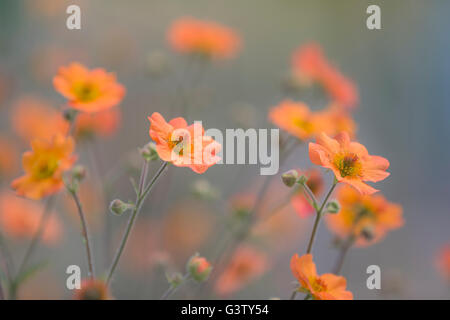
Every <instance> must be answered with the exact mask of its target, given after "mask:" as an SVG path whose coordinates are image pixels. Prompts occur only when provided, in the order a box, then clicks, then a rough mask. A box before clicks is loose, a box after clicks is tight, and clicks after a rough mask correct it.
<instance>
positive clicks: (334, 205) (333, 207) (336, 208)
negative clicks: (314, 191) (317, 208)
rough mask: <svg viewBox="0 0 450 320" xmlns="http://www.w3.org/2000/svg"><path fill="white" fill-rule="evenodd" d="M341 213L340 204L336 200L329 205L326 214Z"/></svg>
mask: <svg viewBox="0 0 450 320" xmlns="http://www.w3.org/2000/svg"><path fill="white" fill-rule="evenodd" d="M339 211H341V206H340V204H339V202H337V201H336V200H332V201H330V202H328V203H327V208H326V212H328V213H332V214H334V213H338V212H339Z"/></svg>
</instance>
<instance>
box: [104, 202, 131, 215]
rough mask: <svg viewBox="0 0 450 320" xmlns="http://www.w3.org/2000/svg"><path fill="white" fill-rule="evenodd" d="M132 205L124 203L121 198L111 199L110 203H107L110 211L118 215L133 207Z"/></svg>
mask: <svg viewBox="0 0 450 320" xmlns="http://www.w3.org/2000/svg"><path fill="white" fill-rule="evenodd" d="M133 207H134V205H132V204H130V203H125V202H123V201H122V200H119V199H115V200H113V201H111V204H110V205H109V210H111V212H112V213H114V214H116V215H118V216H120V215H122V214H123V213H125V212H126V211H128V210H131V209H133Z"/></svg>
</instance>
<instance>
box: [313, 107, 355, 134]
mask: <svg viewBox="0 0 450 320" xmlns="http://www.w3.org/2000/svg"><path fill="white" fill-rule="evenodd" d="M317 117H319V118H320V121H319V122H318V123H320V126H321V127H320V130H319V131H322V132H325V133H326V134H328V135H329V136H331V137H334V136H336V135H337V134H338V133H339V132H342V131H345V132H347V133H348V134H349V136H350V138H354V137H355V134H356V123H355V121H354V120H353V119H352V117H351V116H350V115H349V114H348V113H347V112H345V110H342V109H341V108H339V107H338V106H337V105H331V106H330V107H328V108H327V109H325V110H323V111H320V112H318V113H317Z"/></svg>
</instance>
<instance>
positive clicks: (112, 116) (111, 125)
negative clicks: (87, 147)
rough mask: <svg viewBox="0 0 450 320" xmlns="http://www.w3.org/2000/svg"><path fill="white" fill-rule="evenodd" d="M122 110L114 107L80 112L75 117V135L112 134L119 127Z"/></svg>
mask: <svg viewBox="0 0 450 320" xmlns="http://www.w3.org/2000/svg"><path fill="white" fill-rule="evenodd" d="M120 120H121V112H120V110H119V109H118V108H112V109H108V110H104V111H99V112H95V113H84V112H83V113H80V114H78V115H77V117H76V119H75V137H77V138H81V137H91V136H93V135H100V136H104V137H107V136H110V135H112V134H113V133H114V132H115V131H116V130H117V128H118V127H119V124H120Z"/></svg>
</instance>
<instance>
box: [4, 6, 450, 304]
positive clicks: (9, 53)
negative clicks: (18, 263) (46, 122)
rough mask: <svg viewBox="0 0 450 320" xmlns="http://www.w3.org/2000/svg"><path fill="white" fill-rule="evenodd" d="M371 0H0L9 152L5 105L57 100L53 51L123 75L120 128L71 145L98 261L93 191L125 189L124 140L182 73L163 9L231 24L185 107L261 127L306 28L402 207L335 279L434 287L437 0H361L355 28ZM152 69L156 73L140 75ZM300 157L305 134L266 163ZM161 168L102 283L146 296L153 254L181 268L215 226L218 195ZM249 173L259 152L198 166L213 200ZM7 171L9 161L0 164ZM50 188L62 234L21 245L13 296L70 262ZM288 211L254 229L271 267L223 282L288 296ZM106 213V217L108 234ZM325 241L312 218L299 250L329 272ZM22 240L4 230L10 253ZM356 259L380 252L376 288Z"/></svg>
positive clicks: (150, 294) (33, 289)
mask: <svg viewBox="0 0 450 320" xmlns="http://www.w3.org/2000/svg"><path fill="white" fill-rule="evenodd" d="M372 2H373V1H363V0H345V1H331V0H329V1H325V0H302V1H295V0H281V1H267V0H246V1H211V0H191V1H183V0H178V1H175V0H171V1H164V0H160V1H157V0H155V1H146V0H134V1H119V0H96V1H79V0H71V1H62V0H61V1H48V0H45V1H44V0H30V1H16V0H14V1H12V0H11V1H6V0H4V1H1V2H0V81H1V82H0V99H1V101H0V128H1V129H0V132H1V134H2V135H6V136H9V137H10V138H11V139H12V141H14V143H15V145H16V147H17V149H18V151H23V150H26V149H27V148H28V146H27V145H26V144H25V143H23V142H22V141H21V140H20V139H18V138H17V137H16V136H15V134H14V132H13V131H12V129H11V120H10V119H11V116H10V115H11V112H12V109H13V107H14V104H15V102H16V101H17V100H18V99H20V98H21V97H23V96H25V95H34V96H37V97H40V98H43V99H45V100H48V101H50V102H51V103H52V105H53V106H55V108H59V107H62V106H63V104H64V99H63V98H62V97H61V96H60V95H59V94H57V93H56V92H55V91H54V89H53V86H52V77H53V75H55V74H56V72H57V68H58V67H59V66H60V65H63V64H67V63H68V62H71V61H80V62H82V63H83V64H85V65H87V66H89V67H103V68H105V69H107V70H109V71H114V72H116V74H117V76H118V79H119V81H120V82H121V83H122V84H124V85H125V86H126V88H127V95H126V97H125V99H124V101H123V102H122V103H121V107H120V108H121V110H122V121H121V124H120V129H119V130H118V131H117V133H116V134H115V135H114V136H112V137H109V138H107V139H97V140H94V141H93V142H92V143H89V144H88V145H87V146H86V147H85V148H83V149H82V150H80V151H79V154H80V162H81V163H85V164H86V166H88V168H89V172H90V178H89V179H88V181H87V182H86V185H87V186H85V188H92V189H93V190H94V191H92V190H91V191H86V193H87V194H88V195H89V194H90V195H91V198H92V199H90V200H89V201H91V202H92V206H91V207H92V209H91V212H92V213H91V214H92V215H93V216H94V215H97V218H96V217H93V218H92V221H94V220H95V221H96V222H93V223H92V227H91V229H92V230H93V232H94V233H95V236H94V247H95V253H96V256H97V260H98V261H97V269H99V270H102V269H103V268H106V267H107V265H108V263H109V262H108V261H109V260H108V259H109V258H110V255H111V252H110V251H111V245H108V243H106V242H107V240H105V239H111V240H110V242H111V243H113V244H115V243H117V240H118V237H119V235H120V231H121V228H122V227H123V226H124V224H125V221H126V218H125V217H116V216H111V215H110V214H109V213H108V210H107V209H106V207H105V205H106V204H107V203H108V202H109V201H111V200H112V199H114V198H116V197H120V198H122V199H128V198H130V199H131V198H132V197H133V194H132V189H131V186H130V183H129V180H128V177H127V175H128V174H131V175H136V171H133V169H130V167H131V168H132V167H133V166H132V164H133V163H134V162H135V160H136V158H137V161H138V160H139V158H138V155H137V152H136V148H137V147H138V146H142V145H144V144H145V143H146V142H148V140H149V137H148V121H147V116H148V115H150V114H151V113H152V112H154V111H158V112H160V113H162V114H164V115H166V116H169V115H170V116H174V115H175V113H174V111H173V109H171V105H173V104H175V105H176V104H177V103H178V102H177V100H176V97H175V92H176V90H177V87H178V86H179V85H180V84H187V85H188V86H189V85H190V83H193V82H194V81H193V79H197V78H196V77H197V76H198V75H197V72H198V71H197V70H192V69H190V67H189V66H188V65H187V61H186V59H185V58H184V57H182V56H180V55H178V54H176V53H174V52H173V51H172V50H171V49H170V48H169V46H168V44H167V42H166V31H167V29H168V27H169V26H170V24H171V23H172V22H173V21H174V20H176V19H177V18H179V17H183V16H191V17H195V18H199V19H207V20H215V21H218V22H220V23H223V24H225V25H228V26H230V27H232V28H233V29H234V30H236V31H237V32H238V33H239V34H240V36H241V37H242V49H241V51H240V52H239V54H238V55H237V57H236V58H235V59H232V60H227V61H224V62H219V63H214V64H211V65H209V66H207V67H206V68H205V70H202V71H201V72H202V74H201V76H199V77H200V79H199V80H196V84H195V86H193V87H190V94H191V95H192V96H191V97H190V98H191V99H192V101H193V103H192V104H193V107H192V109H191V113H190V116H189V117H188V118H189V120H190V121H192V120H194V119H196V120H200V119H201V120H202V121H203V124H204V126H205V127H206V128H219V129H225V128H236V127H241V126H248V127H257V128H270V127H271V124H270V123H269V122H268V121H267V112H268V109H269V108H270V107H271V106H274V105H276V104H277V103H278V102H279V101H280V100H281V98H283V97H284V96H283V93H282V90H281V82H282V79H283V77H284V76H285V75H286V73H287V72H288V70H289V67H290V56H291V53H292V51H293V50H294V49H295V48H296V47H298V46H299V45H301V44H304V43H307V42H309V41H314V42H317V43H319V44H320V45H321V46H323V48H324V50H325V52H326V54H327V56H328V57H329V58H330V59H331V60H332V61H333V62H334V63H335V64H336V65H337V66H339V68H340V69H341V70H342V71H343V72H344V73H345V74H346V75H347V76H349V77H350V78H351V79H353V80H354V81H355V83H356V84H357V86H358V88H359V92H360V106H359V109H358V110H357V111H356V112H355V115H354V117H355V120H356V121H357V123H358V127H359V131H358V138H359V140H360V141H361V142H362V143H363V144H365V145H366V146H368V149H369V151H370V152H371V153H373V154H380V155H383V156H385V157H386V158H388V159H389V160H390V163H391V167H390V170H389V171H390V172H391V176H390V177H389V179H386V180H385V181H383V182H381V183H378V184H377V188H379V189H380V190H382V192H383V194H384V195H385V196H386V197H387V198H388V199H389V200H391V201H394V202H398V203H400V204H401V205H402V206H403V208H404V217H405V221H406V223H405V226H404V227H403V228H401V229H399V230H396V231H395V232H392V233H390V234H388V235H387V237H386V238H385V239H384V240H383V241H382V242H381V243H378V244H376V245H374V246H370V247H368V248H364V249H359V248H356V249H353V250H352V251H351V252H350V254H349V257H348V260H347V261H346V264H345V267H344V271H343V275H345V276H346V277H347V279H348V287H349V289H350V290H351V291H353V293H354V295H355V298H356V299H379V298H393V299H405V298H412V299H419V298H424V299H432V298H437V299H443V298H444V299H448V298H449V297H450V296H449V290H448V289H449V287H448V284H447V283H446V282H445V281H443V279H442V277H441V276H440V274H439V273H438V272H437V270H436V268H435V260H436V253H437V250H438V249H439V248H440V247H441V246H442V245H443V244H445V243H448V242H449V241H450V236H449V231H448V230H449V226H450V214H449V209H448V208H449V207H450V197H449V196H448V194H449V191H450V182H449V181H450V170H449V169H450V168H449V164H450V151H449V150H450V149H449V148H448V145H449V142H450V141H449V140H450V139H449V137H450V126H448V123H449V117H450V112H449V110H450V109H449V107H448V106H449V103H450V93H449V92H450V90H449V88H450V80H449V79H450V77H449V74H450V73H449V71H450V41H449V40H448V32H447V30H449V29H450V20H449V19H448V12H449V11H450V2H448V1H445V0H441V1H439V0H432V1H431V0H430V1H424V0H423V1H415V0H414V1H413V0H408V1H387V0H386V1H376V3H377V4H378V5H379V6H380V7H381V12H382V30H376V31H370V30H368V29H367V28H366V24H365V23H366V18H367V14H366V8H367V6H368V5H370V4H372ZM70 4H77V5H79V6H80V7H81V11H82V29H81V30H73V31H71V30H68V29H67V28H66V18H67V14H66V13H65V10H66V8H67V6H68V5H70ZM155 68H156V69H157V70H156V71H160V73H158V74H155ZM313 107H315V106H313ZM317 107H321V106H317ZM0 152H1V150H0ZM93 158H95V161H94V160H93ZM94 162H96V163H97V164H96V165H94V164H93V163H94ZM118 163H119V165H118ZM123 163H126V164H125V165H123ZM308 166H310V163H309V160H308V157H307V153H306V148H304V147H300V148H299V149H297V151H296V153H295V154H294V155H292V156H291V157H290V158H289V160H288V161H287V163H286V164H285V165H284V166H283V168H281V169H280V171H283V170H287V169H291V168H292V167H308ZM124 167H126V168H127V171H126V173H125V174H123V175H121V176H120V177H118V178H117V179H113V182H114V183H113V186H111V187H110V190H109V192H108V193H107V194H106V195H105V194H102V192H98V193H96V192H95V190H96V188H98V187H99V186H98V184H99V182H100V181H105V180H107V179H110V178H111V177H112V176H114V174H115V172H117V170H119V169H118V168H120V170H122V169H123V168H124ZM173 169H175V168H172V170H171V171H170V172H169V173H168V176H169V177H168V178H167V179H166V180H165V179H162V180H161V182H160V185H158V187H157V188H156V189H155V192H154V194H153V195H152V196H151V197H150V198H149V199H148V201H147V205H146V206H145V208H144V210H143V212H142V214H141V215H140V217H139V221H138V223H137V225H136V230H135V234H134V236H133V237H132V241H131V242H130V243H129V245H128V246H127V252H126V254H125V256H124V258H123V260H122V261H121V264H120V268H119V272H118V273H117V275H116V280H115V281H114V284H113V288H114V295H115V296H116V297H117V298H135V299H148V298H159V297H160V295H161V294H162V293H163V292H164V291H165V289H166V288H167V283H166V281H165V277H164V270H163V268H161V267H160V263H161V261H167V259H169V260H170V261H172V264H173V268H174V269H175V270H177V269H178V270H182V269H183V265H184V262H185V261H186V259H187V258H188V257H189V256H190V255H191V254H192V253H193V252H195V251H197V250H200V252H202V254H204V255H206V256H207V257H208V255H212V254H213V251H214V245H213V243H211V241H216V239H215V238H214V235H215V234H216V231H215V230H217V228H218V227H220V224H221V221H222V220H221V219H222V216H223V215H225V214H226V210H225V206H224V205H223V204H222V203H220V202H214V201H213V202H205V201H200V200H198V199H196V198H195V197H193V195H192V192H191V189H192V188H191V187H192V184H193V183H194V182H195V181H196V180H197V179H198V178H199V177H198V175H196V174H194V173H193V172H191V171H189V170H182V169H176V170H173ZM153 170H156V167H155V168H154V169H153ZM258 172H259V168H258V166H249V165H246V166H242V165H221V166H215V167H214V168H212V169H210V170H209V171H208V172H207V173H206V174H205V175H203V176H202V177H201V178H202V179H206V180H208V181H209V183H210V184H211V185H212V186H213V187H214V188H216V189H217V190H218V192H219V193H220V194H221V195H223V197H224V198H225V199H227V198H229V197H231V196H232V195H233V194H239V193H248V192H251V191H252V189H254V187H255V185H257V184H258V183H259V181H260V179H259V177H258ZM19 173H20V168H19V167H18V168H16V171H15V172H11V178H12V177H15V176H17V175H18V174H19ZM275 180H277V179H275ZM169 182H170V183H169ZM4 185H5V187H7V185H8V183H7V182H4ZM97 191H98V190H97ZM284 192H286V190H285V187H284V186H282V185H281V184H278V185H277V184H276V183H274V186H273V192H272V193H271V194H273V195H274V196H276V195H277V194H280V193H281V194H282V193H284ZM97 194H98V195H97ZM64 201H65V200H64V196H61V197H60V200H59V201H58V211H59V212H58V213H59V214H60V215H61V219H62V220H63V224H64V229H63V230H64V231H63V237H62V239H61V240H60V241H59V242H58V243H57V244H56V245H54V246H50V247H46V246H45V245H43V246H41V247H40V249H39V251H38V253H37V254H36V256H35V259H36V260H38V259H39V258H42V259H46V260H48V261H49V265H48V266H47V268H45V269H44V270H42V271H41V272H39V273H38V274H37V275H36V277H35V278H33V279H31V280H29V281H28V282H27V283H26V285H25V286H24V287H23V288H22V289H21V292H20V297H22V298H70V297H71V293H70V292H69V291H68V290H67V289H66V288H65V279H66V274H65V269H66V267H67V266H68V265H69V264H78V265H80V266H82V268H83V270H85V269H84V266H85V262H84V251H83V250H84V249H83V247H82V245H81V240H80V236H79V230H78V221H77V220H76V219H72V216H71V215H70V213H67V212H68V211H70V208H67V206H66V205H65V204H64ZM290 214H291V215H292V217H293V219H292V221H291V220H289V221H290V223H289V225H290V226H291V227H292V226H294V228H291V229H290V231H289V232H288V233H286V234H289V235H288V236H286V238H285V239H284V238H283V237H277V238H276V239H273V240H271V241H273V242H272V243H271V241H268V242H266V243H262V244H261V243H260V244H259V245H260V246H261V247H262V249H263V250H265V251H266V253H267V254H268V256H269V257H270V261H271V265H270V270H269V271H268V272H266V273H265V274H264V275H263V276H262V277H261V278H259V279H257V280H255V281H253V282H252V283H251V284H249V285H248V286H247V287H246V288H245V289H243V290H241V291H239V292H237V293H236V294H234V295H233V296H232V297H234V298H252V299H253V298H261V299H266V298H270V297H281V298H286V297H287V296H289V294H290V292H291V290H292V281H293V277H292V276H291V272H290V269H289V260H290V257H291V255H292V254H293V253H295V252H299V253H301V252H303V251H304V247H305V238H306V237H307V236H308V235H309V230H310V228H311V224H312V220H311V219H307V220H301V219H300V218H298V217H297V216H295V215H294V214H293V213H290ZM105 224H108V225H110V227H109V229H110V230H112V231H111V234H110V235H107V236H105V235H104V232H103V231H104V226H105ZM283 232H284V231H283ZM108 237H109V238H108ZM280 238H281V239H280ZM331 240H332V236H331V235H330V233H329V232H328V230H327V229H326V227H325V226H324V225H322V227H321V228H320V231H319V236H318V238H317V242H316V244H315V249H314V252H315V254H314V255H315V261H316V263H317V265H318V269H319V272H321V273H323V272H328V271H329V269H330V267H331V266H332V264H333V261H334V259H335V257H336V251H335V250H334V249H333V248H332V246H331V244H330V243H331ZM25 244H26V241H22V242H20V241H18V242H17V241H16V242H14V244H13V246H14V251H13V252H14V255H15V257H16V259H19V257H20V256H21V254H22V253H23V250H24V249H23V248H24V245H25ZM113 247H115V246H113ZM371 264H376V265H379V266H380V267H381V270H382V279H383V280H382V281H383V285H382V288H383V289H382V290H373V291H371V290H368V289H367V288H366V278H367V274H366V268H367V266H368V265H371ZM196 292H197V289H196V286H188V287H187V288H184V289H183V290H180V292H179V293H178V294H177V295H176V297H178V298H186V297H195V294H196Z"/></svg>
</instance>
